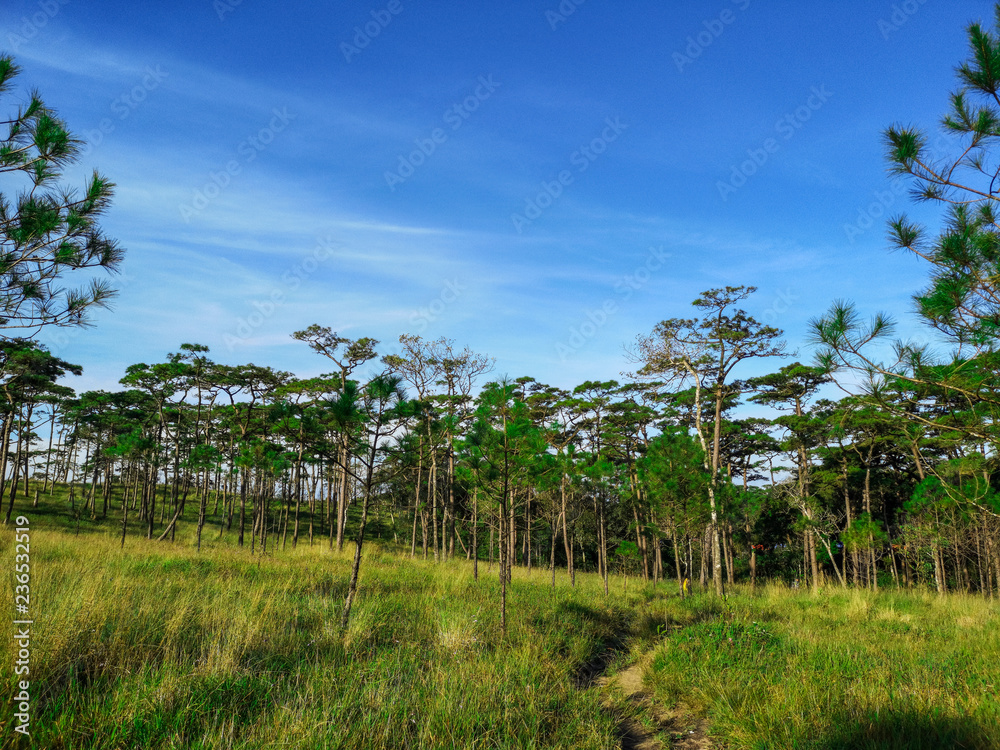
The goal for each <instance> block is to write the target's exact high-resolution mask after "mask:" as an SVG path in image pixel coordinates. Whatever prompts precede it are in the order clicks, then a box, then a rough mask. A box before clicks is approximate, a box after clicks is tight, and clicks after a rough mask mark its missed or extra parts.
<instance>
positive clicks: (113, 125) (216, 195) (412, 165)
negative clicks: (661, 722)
mask: <svg viewBox="0 0 1000 750" xmlns="http://www.w3.org/2000/svg"><path fill="white" fill-rule="evenodd" d="M992 12H993V9H992V4H991V3H988V2H973V1H971V0H953V1H952V2H949V3H944V2H940V1H938V2H935V1H934V0H930V1H928V0H922V1H921V0H908V1H907V2H882V1H881V0H879V1H874V2H873V1H872V0H868V1H866V2H861V0H845V1H844V2H838V3H829V4H826V3H824V4H822V5H820V4H818V3H802V2H790V1H779V0H773V1H772V2H764V0H713V1H711V2H709V1H705V2H702V1H699V2H687V3H683V4H680V3H654V2H649V1H647V0H636V1H635V2H629V3H624V2H608V1H607V0H604V1H602V0H585V1H584V2H580V0H565V1H564V2H563V3H562V4H560V3H559V2H558V0H539V1H538V2H522V1H521V0H507V1H506V2H502V3H501V2H478V3H458V2H436V3H432V2H428V1H427V0H391V1H389V0H387V1H385V2H383V0H378V1H377V2H367V1H366V2H353V1H352V2H347V3H337V4H330V5H327V4H317V3H309V2H300V1H295V0H293V1H291V2H288V1H286V2H281V3H279V2H273V1H272V2H265V1H264V0H242V1H240V0H217V1H216V2H212V0H176V1H175V2H171V3H162V4H160V3H158V4H153V3H149V4H138V3H135V2H131V1H130V2H124V1H123V2H118V1H117V0H100V2H89V3H88V2H82V0H69V1H68V2H67V1H65V0H41V1H40V2H39V1H37V0H36V1H30V2H29V1H22V0H7V2H5V3H4V4H3V6H2V8H0V30H2V33H0V49H3V50H4V51H6V52H7V53H10V54H13V55H14V57H15V59H16V61H17V62H18V64H20V65H21V67H22V68H23V72H22V74H21V76H20V77H19V79H18V80H17V86H16V87H15V90H14V92H12V93H11V94H9V95H8V96H7V97H6V99H5V102H4V103H5V105H6V107H7V108H8V109H9V108H10V107H11V106H13V104H14V102H16V101H20V100H22V99H23V97H24V94H25V91H26V90H27V89H29V88H37V89H38V90H39V91H40V92H41V93H42V95H43V98H44V99H45V100H46V102H47V103H48V104H49V105H50V106H52V107H54V108H55V109H56V110H57V111H58V112H59V114H60V115H61V116H62V117H63V118H64V119H65V120H66V121H67V123H68V124H69V125H70V128H71V129H72V130H73V131H74V132H75V134H76V135H78V136H79V137H80V138H82V139H84V140H85V141H86V145H85V146H84V149H83V156H82V158H81V159H80V161H79V163H78V164H77V165H76V166H75V167H74V168H73V169H72V170H70V172H68V174H67V180H68V181H69V182H70V183H72V184H74V185H82V182H83V179H84V177H85V176H86V175H87V174H89V173H90V171H92V170H93V169H94V168H95V167H96V168H98V169H99V170H100V171H101V172H103V173H105V174H106V175H107V176H109V177H110V178H111V179H112V180H113V181H114V182H115V183H116V184H117V186H118V187H117V193H116V198H115V202H114V206H113V207H112V209H111V210H110V212H109V213H108V214H107V217H106V219H105V220H104V222H103V226H104V228H105V229H106V231H107V232H108V234H109V235H111V236H113V237H116V238H117V239H118V240H119V241H120V242H121V244H122V245H123V246H124V247H125V248H127V250H128V255H127V259H126V261H125V264H124V271H125V273H124V276H123V277H122V278H121V279H119V281H120V282H121V294H120V297H119V299H118V300H117V301H116V303H115V307H114V311H113V312H104V311H100V312H98V313H97V314H96V315H95V322H96V323H97V325H96V327H94V328H92V329H88V330H84V331H69V332H67V331H59V332H55V333H51V332H49V333H45V334H43V335H42V340H43V341H45V342H46V343H47V344H48V345H49V347H50V348H51V349H52V350H53V351H54V352H56V353H57V354H58V355H59V356H61V357H63V358H65V359H68V360H70V361H72V362H76V363H79V364H81V365H83V367H84V370H85V373H84V376H83V377H81V378H74V379H73V380H72V385H73V386H74V387H76V388H77V389H78V390H84V389H88V388H108V389H117V388H118V387H119V386H118V385H117V380H118V378H119V377H121V375H122V374H123V373H124V369H125V367H126V366H128V365H129V364H132V363H135V362H140V361H144V362H155V361H162V360H163V359H164V358H165V356H166V354H167V352H170V351H177V349H178V347H179V346H180V344H182V343H184V342H193V343H201V344H205V345H208V346H209V347H210V348H211V355H210V356H212V357H213V358H214V359H216V360H217V361H220V362H226V363H230V364H237V363H242V362H255V363H257V364H266V365H271V366H273V367H276V368H279V369H285V370H290V371H292V372H295V373H296V374H299V375H303V376H305V375H310V374H316V373H319V372H324V371H327V370H328V369H329V368H328V367H326V366H325V364H326V363H325V362H324V361H323V360H321V359H320V358H319V356H318V355H316V354H314V353H312V352H311V351H310V350H309V349H308V348H307V347H306V346H305V345H304V344H302V343H300V342H296V341H294V340H293V339H292V338H291V337H290V334H291V333H292V332H293V331H295V330H298V329H302V328H305V327H306V326H308V325H309V324H312V323H318V324H320V325H326V326H330V327H331V328H333V329H334V330H336V331H338V332H339V333H341V334H342V335H346V336H350V337H352V338H357V337H361V336H372V337H375V338H377V339H380V340H381V342H382V345H381V347H380V351H381V352H382V353H390V352H393V351H397V349H398V344H397V343H396V342H397V339H398V337H399V335H400V334H402V333H411V334H414V333H415V334H419V335H421V336H424V337H425V338H431V339H433V338H438V337H440V336H446V337H448V338H451V339H454V340H455V342H456V343H457V344H458V345H459V346H466V345H467V346H469V347H470V348H472V349H473V350H475V351H478V352H483V353H487V354H489V355H491V356H493V357H495V358H496V360H497V368H496V372H495V374H509V375H510V376H512V377H517V376H520V375H531V376H532V377H535V378H537V379H538V380H541V381H543V382H549V383H553V384H555V385H559V386H563V387H572V386H574V385H576V384H577V383H579V382H582V381H584V380H588V379H607V378H613V377H618V375H619V373H620V372H621V371H622V370H625V369H629V367H630V365H629V364H628V363H627V362H626V360H625V358H624V354H623V345H624V344H627V343H628V342H630V341H632V340H633V339H634V338H635V336H636V335H637V334H643V333H648V332H649V331H650V330H651V329H652V327H653V326H654V325H655V324H656V323H657V322H658V321H660V320H662V319H664V318H668V317H677V316H688V315H690V314H691V313H692V312H693V308H691V307H690V302H691V301H692V300H693V299H695V297H697V296H698V294H699V293H700V292H701V291H702V290H705V289H709V288H712V287H718V286H724V285H727V284H729V285H740V284H751V285H755V286H757V287H758V288H759V291H758V292H757V293H756V294H755V295H754V296H753V297H752V298H751V299H749V300H748V301H747V303H746V308H747V309H748V310H750V311H751V312H752V313H753V314H755V315H756V316H757V317H758V318H759V319H762V320H765V321H766V322H769V323H771V324H774V325H777V326H780V327H782V328H784V329H785V330H786V333H787V338H788V341H789V344H790V348H791V349H796V348H797V349H798V350H799V358H800V359H808V358H810V357H811V356H812V351H811V350H810V349H809V348H808V347H807V346H806V345H805V343H804V337H805V332H806V328H807V323H808V320H809V319H810V318H812V317H814V316H817V315H820V314H822V313H823V312H824V311H825V310H826V309H827V307H828V306H829V304H830V303H831V302H832V301H833V300H834V299H837V298H847V299H853V300H855V301H856V302H857V304H858V306H859V308H860V309H861V310H862V311H863V312H865V313H870V312H874V311H877V310H887V311H889V312H892V313H894V314H896V315H897V316H899V317H900V318H901V320H902V323H903V326H902V328H903V331H904V332H908V331H910V330H916V328H915V327H914V326H915V324H914V323H913V322H912V317H911V316H910V303H909V297H910V295H911V294H913V293H914V292H915V291H916V290H917V289H918V288H919V287H920V286H921V285H922V284H923V282H924V279H925V274H926V268H925V267H923V266H921V265H920V264H919V263H918V262H917V261H916V260H915V259H913V258H910V257H907V256H904V255H900V254H893V253H890V252H888V251H887V249H886V242H885V232H884V225H885V218H886V216H887V215H889V214H894V213H896V212H899V211H902V210H904V209H906V210H907V212H908V213H910V214H911V215H913V216H915V217H917V218H923V219H926V220H927V221H928V222H930V223H932V224H933V223H935V222H936V221H937V219H938V217H939V214H938V212H937V211H935V210H932V209H928V208H925V207H916V208H914V207H913V206H912V204H909V203H908V200H907V197H906V195H905V194H904V193H903V192H902V191H901V189H900V186H899V185H895V186H894V185H893V183H891V182H890V180H889V178H888V177H887V175H886V170H885V162H884V159H883V154H882V148H881V144H880V134H881V132H882V130H883V129H884V128H885V127H886V126H888V125H890V124H892V123H903V124H915V125H919V126H922V127H925V128H927V129H929V130H932V131H935V132H936V128H937V123H938V122H939V121H940V117H941V115H942V114H943V113H944V110H945V106H946V103H947V95H948V93H949V92H950V91H951V90H952V89H953V88H954V86H955V79H954V73H953V70H954V67H955V65H956V64H957V63H959V62H960V61H961V60H962V59H963V58H964V57H965V54H966V36H965V27H966V25H967V24H968V22H970V21H973V20H979V19H983V20H985V21H987V22H989V21H990V20H991V19H992ZM777 365H778V363H774V368H776V367H777Z"/></svg>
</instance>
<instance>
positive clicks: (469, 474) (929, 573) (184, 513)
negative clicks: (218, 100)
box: [0, 287, 1000, 593]
mask: <svg viewBox="0 0 1000 750" xmlns="http://www.w3.org/2000/svg"><path fill="white" fill-rule="evenodd" d="M752 291H753V289H752V288H751V287H738V288H733V287H727V288H725V289H717V290H710V291H709V292H706V293H704V294H703V295H702V297H701V298H699V299H698V300H697V301H696V303H695V304H696V306H697V307H698V308H699V310H700V311H701V312H702V317H701V318H700V319H697V320H674V321H664V322H663V323H661V324H660V325H659V326H658V327H657V329H656V330H654V331H653V333H652V334H650V335H649V336H647V337H640V339H639V340H638V341H637V344H636V346H635V347H634V348H633V358H634V360H635V362H636V364H637V365H638V366H637V367H636V371H635V374H634V377H632V378H629V379H626V380H625V381H624V382H618V381H614V380H611V381H605V382H596V381H594V382H585V383H581V384H579V385H578V386H576V387H575V388H573V389H571V390H566V389H561V388H557V387H553V386H550V385H546V384H544V383H540V382H538V381H536V380H534V379H533V378H530V377H520V378H517V379H513V380H511V379H495V378H494V379H491V378H490V376H491V374H492V370H493V366H494V362H493V360H492V359H491V358H489V357H488V356H485V355H482V354H477V353H474V352H472V351H470V350H469V349H459V348H458V347H457V346H456V345H455V344H454V342H452V341H449V340H447V339H443V338H442V339H438V340H424V339H422V338H420V337H419V336H411V335H404V336H401V337H400V340H399V343H400V346H399V351H400V352H401V353H400V354H395V355H386V356H382V357H380V356H379V354H378V351H377V346H378V343H379V342H377V341H375V340H373V339H369V338H362V339H357V340H350V339H346V338H343V337H340V336H337V335H336V333H334V332H332V331H331V330H329V329H328V328H323V327H320V326H311V327H310V328H308V329H306V330H304V331H299V332H297V333H295V334H294V336H295V337H296V338H297V339H299V340H301V341H302V342H303V343H304V344H307V345H309V346H311V347H312V348H313V349H314V350H315V351H316V352H317V354H319V355H321V356H323V357H325V358H326V360H327V361H328V362H329V364H330V366H331V367H330V369H331V372H330V373H328V374H325V375H322V376H319V377H315V378H306V379H302V378H297V377H295V376H293V375H292V374H291V373H287V372H282V371H279V370H275V369H273V368H270V367H265V366H260V365H251V364H248V365H240V366H231V365H223V364H219V363H216V362H213V361H212V360H211V359H210V357H209V352H208V350H207V348H206V347H203V346H199V345H196V344H184V345H182V346H181V347H180V351H178V352H177V353H173V354H170V355H169V356H167V357H166V358H165V361H163V362H160V363H156V364H145V363H140V364H135V365H132V366H130V367H128V368H127V371H126V373H125V374H124V376H123V377H122V379H121V383H122V385H123V386H125V388H124V389H123V390H120V391H117V392H106V391H88V392H85V393H82V394H79V395H77V394H74V393H73V392H72V390H71V389H69V388H67V387H66V386H63V385H59V384H58V383H57V382H56V381H57V379H58V378H59V377H60V376H62V375H64V374H66V373H69V372H79V368H78V367H76V366H74V365H71V364H70V363H67V362H65V361H62V360H60V359H58V358H57V357H55V356H53V355H52V354H50V353H49V352H47V351H46V350H45V349H44V348H43V347H41V346H40V345H38V344H37V343H36V342H34V341H31V340H24V339H17V340H10V341H7V342H4V343H3V344H0V357H2V366H3V369H2V371H3V373H4V382H3V393H4V397H5V399H4V403H3V415H2V418H3V421H2V433H0V435H2V437H0V440H2V441H3V442H4V443H5V444H6V445H7V446H8V448H7V450H6V451H4V452H3V453H0V491H2V492H3V493H4V499H5V501H6V509H5V519H9V518H10V517H11V514H12V513H14V512H15V510H16V509H17V508H18V507H23V508H24V509H25V511H26V512H27V511H28V510H29V509H30V506H31V505H32V504H33V503H37V502H38V498H39V493H42V494H43V495H44V494H45V493H48V492H51V491H52V489H53V488H54V487H56V486H60V487H63V488H68V490H69V494H68V496H67V497H66V500H65V502H66V505H67V507H66V511H67V512H71V513H75V514H82V515H85V516H89V517H91V518H108V517H111V518H115V519H117V521H118V522H120V524H121V533H122V542H123V543H124V540H125V536H126V533H127V531H128V529H129V528H130V527H131V528H132V529H133V531H136V530H141V533H142V535H144V536H145V537H146V538H147V539H149V540H150V542H151V543H155V542H157V541H162V540H166V539H174V537H175V535H176V533H177V530H178V527H179V526H181V525H187V526H188V527H189V528H190V529H195V530H196V532H195V534H194V538H195V540H196V541H195V543H196V544H197V545H199V547H200V545H201V541H202V539H203V538H204V537H205V535H214V537H221V536H226V535H228V537H229V538H231V539H232V540H233V541H234V542H235V543H236V544H238V545H241V546H244V547H246V548H247V551H248V554H265V553H268V552H276V551H278V550H284V549H287V548H289V547H295V546H296V545H298V544H303V543H308V544H325V545H329V547H331V548H336V549H338V550H339V549H342V548H343V546H344V542H345V540H348V541H357V542H359V544H358V547H357V549H358V553H359V558H360V542H362V541H363V538H364V534H365V526H366V524H367V523H368V521H369V519H370V517H371V514H372V513H378V514H379V515H380V516H381V517H382V518H383V519H386V518H388V519H391V523H389V522H386V523H384V524H382V526H381V528H383V529H386V530H387V531H386V532H384V533H388V534H389V535H390V536H391V537H392V539H393V541H395V542H396V543H398V544H400V545H403V546H404V547H405V548H406V550H408V552H409V554H410V555H419V556H422V557H425V558H427V557H431V558H433V559H435V560H438V559H440V560H444V559H448V558H451V557H454V556H462V557H465V558H467V559H471V560H474V561H478V560H481V559H482V560H496V561H498V562H499V563H500V566H501V570H506V571H507V573H506V577H507V578H509V575H510V567H511V566H513V565H521V566H526V567H529V568H531V567H534V568H544V569H546V570H548V571H550V574H551V576H552V581H553V583H554V582H555V580H556V576H557V574H558V575H561V576H565V577H567V580H568V581H569V582H570V583H572V581H573V578H574V572H575V570H577V569H579V568H586V569H589V570H596V571H597V572H599V573H600V574H602V575H603V576H604V578H605V581H607V576H608V574H609V573H613V572H623V573H626V574H631V575H634V576H639V577H642V578H643V579H646V580H654V581H658V580H669V581H671V582H673V584H672V585H674V586H676V587H678V589H683V581H684V579H686V578H687V579H690V581H691V583H692V584H695V585H697V583H698V582H700V583H701V585H703V586H704V585H709V584H711V583H713V582H717V583H718V584H719V585H720V587H721V588H723V589H724V586H725V585H726V584H732V583H735V582H745V581H749V582H754V581H756V580H758V579H760V578H762V577H766V578H776V579H781V580H785V581H786V582H789V583H792V582H793V581H797V582H799V583H800V584H801V585H803V586H806V585H811V586H820V585H823V584H824V583H829V584H836V585H844V586H846V585H856V586H868V587H873V588H876V587H879V586H898V587H907V586H917V585H928V586H933V587H936V589H937V590H938V591H941V592H945V591H950V590H958V591H975V592H984V593H992V592H995V591H997V590H998V589H997V587H998V586H1000V518H998V516H997V514H996V510H997V500H996V494H995V479H994V476H993V471H992V463H993V459H992V448H991V447H990V444H989V442H988V435H987V434H986V433H987V432H988V431H989V429H990V425H989V424H987V423H985V422H984V421H983V420H982V419H981V415H980V414H979V412H980V411H981V409H977V408H976V407H975V406H970V405H969V404H968V403H962V401H961V399H959V398H958V397H956V395H955V394H954V393H953V392H951V391H950V390H949V389H948V388H944V387H939V388H938V389H937V391H934V390H928V391H927V392H926V393H920V394H917V393H915V391H914V386H913V384H912V383H909V381H907V380H906V379H905V378H897V379H895V381H893V382H889V380H888V379H885V378H884V379H883V380H884V381H885V382H884V383H883V387H882V388H881V389H879V390H878V391H877V392H874V393H868V394H858V395H849V396H845V397H843V398H840V399H838V400H832V399H830V398H822V397H820V395H821V391H822V390H823V388H822V387H823V386H824V384H827V383H829V382H831V375H830V370H831V368H830V367H829V366H827V367H823V366H819V365H814V366H809V365H803V364H800V363H798V362H795V363H792V364H787V365H784V366H781V367H777V368H776V369H775V370H774V372H772V373H771V374H769V375H765V376H761V377H755V378H749V379H745V380H735V379H732V377H731V373H732V372H733V370H734V368H735V367H736V365H738V364H740V363H741V362H744V361H746V360H749V359H752V358H761V357H772V358H777V357H779V356H781V355H783V354H784V345H783V342H781V341H780V340H779V339H778V337H779V336H780V333H781V332H780V331H777V330H776V329H773V328H770V327H768V326H764V325H762V324H759V323H757V322H756V321H755V320H754V319H753V318H752V317H751V316H749V315H747V314H746V313H745V312H744V311H742V310H741V309H739V308H738V307H736V305H737V304H738V303H739V302H740V301H741V300H743V299H745V298H746V297H747V296H748V295H749V294H751V293H752ZM819 323H820V322H817V325H818V324H819ZM772 361H773V360H772ZM826 390H829V389H826ZM747 405H755V406H757V407H758V408H757V409H756V411H757V412H758V413H759V412H761V411H762V410H765V409H766V410H769V411H770V412H771V413H770V415H769V416H756V417H746V416H741V415H740V414H741V407H745V406H747ZM744 410H745V409H744ZM977 424H978V425H980V427H981V429H977V428H976V425H977ZM980 433H982V434H980ZM29 478H30V479H32V480H33V484H29ZM32 487H34V490H33V494H32ZM352 508H353V510H352V512H350V513H349V512H348V511H349V509H352ZM209 519H212V520H211V521H209ZM606 585H607V584H606Z"/></svg>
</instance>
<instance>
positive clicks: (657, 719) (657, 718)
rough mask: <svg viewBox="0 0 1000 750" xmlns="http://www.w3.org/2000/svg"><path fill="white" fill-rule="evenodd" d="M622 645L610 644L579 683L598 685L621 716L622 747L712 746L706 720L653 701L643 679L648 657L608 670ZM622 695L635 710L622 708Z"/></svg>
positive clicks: (691, 749)
mask: <svg viewBox="0 0 1000 750" xmlns="http://www.w3.org/2000/svg"><path fill="white" fill-rule="evenodd" d="M623 645H624V644H623V643H622V642H616V643H614V644H611V645H609V646H608V647H607V648H606V649H605V650H604V651H602V652H601V654H599V655H598V656H597V657H595V659H594V660H592V661H591V662H589V663H588V664H587V665H586V666H585V668H584V670H582V672H581V674H580V675H579V676H578V683H577V684H578V686H579V687H581V688H587V687H590V686H596V687H597V688H598V689H599V690H600V691H601V696H602V697H601V702H602V703H603V704H604V706H605V708H606V709H607V710H608V711H609V712H610V713H611V714H612V715H613V716H615V717H616V718H617V719H618V731H619V737H620V739H621V747H622V750H661V748H664V749H665V748H681V750H710V748H711V744H710V743H709V741H708V737H707V736H706V734H705V728H706V724H707V722H705V721H704V720H703V719H695V718H693V717H691V716H690V715H688V714H686V713H684V712H683V711H676V710H674V711H671V710H668V709H667V708H665V707H664V706H659V705H656V703H655V702H654V701H653V697H652V693H651V692H650V691H649V690H647V689H646V687H645V684H644V682H643V679H642V674H643V671H644V670H645V669H646V666H647V665H648V663H649V659H648V657H647V658H645V659H643V660H642V661H639V662H637V663H635V664H632V665H631V666H629V667H626V668H625V669H623V670H621V671H619V672H616V673H608V665H609V664H610V663H611V661H612V660H613V659H614V657H615V656H616V655H617V654H618V653H620V651H621V650H622V647H623ZM623 699H624V701H626V702H627V703H626V705H629V704H630V706H629V707H630V708H631V709H633V710H625V709H623V707H622V702H623ZM634 709H638V711H636V710H634ZM636 713H638V714H639V715H640V716H644V717H646V719H647V721H646V722H645V723H644V722H642V721H639V720H638V719H637V718H635V714H636ZM664 736H666V737H669V740H668V742H669V744H664V742H663V741H661V740H660V739H659V738H660V737H664Z"/></svg>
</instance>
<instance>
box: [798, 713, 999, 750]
mask: <svg viewBox="0 0 1000 750" xmlns="http://www.w3.org/2000/svg"><path fill="white" fill-rule="evenodd" d="M831 724H832V725H834V726H837V727H838V728H837V729H836V730H834V732H832V733H831V734H830V735H829V736H827V737H823V738H820V739H819V741H818V742H815V743H814V744H808V745H807V744H803V745H802V747H811V748H815V749H816V750H952V749H953V748H954V749H956V750H957V749H959V748H961V750H996V748H997V747H998V745H997V744H996V737H997V732H996V728H995V727H994V728H993V730H992V731H990V730H989V729H988V728H987V727H985V726H984V725H983V724H982V723H981V722H980V721H978V720H976V719H974V718H971V717H970V718H967V719H958V718H955V717H950V716H925V715H922V714H919V713H917V712H915V711H904V712H893V713H888V714H880V715H878V716H870V717H868V718H866V719H862V720H858V719H857V718H855V717H851V718H846V717H842V718H840V719H839V720H838V719H837V718H836V717H834V718H833V720H832V721H831Z"/></svg>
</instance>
